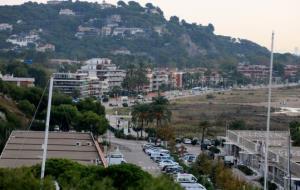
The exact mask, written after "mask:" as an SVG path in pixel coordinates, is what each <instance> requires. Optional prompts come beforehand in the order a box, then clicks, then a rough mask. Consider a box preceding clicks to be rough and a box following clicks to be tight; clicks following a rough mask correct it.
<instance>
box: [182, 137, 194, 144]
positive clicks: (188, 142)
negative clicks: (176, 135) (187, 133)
mask: <svg viewBox="0 0 300 190" xmlns="http://www.w3.org/2000/svg"><path fill="white" fill-rule="evenodd" d="M183 143H184V144H192V140H191V139H188V138H184V139H183Z"/></svg>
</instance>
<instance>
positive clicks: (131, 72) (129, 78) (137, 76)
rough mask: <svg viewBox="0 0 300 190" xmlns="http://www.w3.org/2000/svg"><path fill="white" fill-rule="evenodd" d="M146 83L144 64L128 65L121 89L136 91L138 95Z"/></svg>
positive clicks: (145, 67)
mask: <svg viewBox="0 0 300 190" xmlns="http://www.w3.org/2000/svg"><path fill="white" fill-rule="evenodd" d="M148 83H149V81H148V78H147V66H146V64H145V63H144V62H139V63H138V64H129V66H128V69H127V73H126V77H125V79H124V81H123V83H122V87H123V88H124V89H127V90H128V91H129V92H133V91H136V92H137V93H139V92H141V91H142V88H143V86H144V85H146V84H148Z"/></svg>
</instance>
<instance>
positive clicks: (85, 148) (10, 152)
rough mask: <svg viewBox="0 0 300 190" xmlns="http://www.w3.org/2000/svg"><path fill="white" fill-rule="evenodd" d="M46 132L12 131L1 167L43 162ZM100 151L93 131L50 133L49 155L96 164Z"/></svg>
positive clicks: (0, 161) (0, 160)
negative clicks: (93, 136)
mask: <svg viewBox="0 0 300 190" xmlns="http://www.w3.org/2000/svg"><path fill="white" fill-rule="evenodd" d="M43 143H44V132H43V131H12V133H11V135H10V137H9V139H8V141H7V143H6V146H5V148H4V150H3V152H2V154H1V156H0V167H19V166H31V165H35V164H38V163H41V162H42V154H43V149H42V144H43ZM99 154H100V153H99V152H98V149H97V147H96V145H95V143H94V140H93V138H92V136H91V134H90V133H77V132H49V139H48V149H47V158H64V159H70V160H73V161H77V162H79V163H82V164H86V165H87V164H96V160H101V159H100V155H99Z"/></svg>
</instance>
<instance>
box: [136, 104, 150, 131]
mask: <svg viewBox="0 0 300 190" xmlns="http://www.w3.org/2000/svg"><path fill="white" fill-rule="evenodd" d="M149 119H150V105H149V104H137V105H135V106H133V110H132V121H133V122H135V123H137V124H138V126H140V129H141V137H143V130H144V124H145V122H147V123H148V121H149Z"/></svg>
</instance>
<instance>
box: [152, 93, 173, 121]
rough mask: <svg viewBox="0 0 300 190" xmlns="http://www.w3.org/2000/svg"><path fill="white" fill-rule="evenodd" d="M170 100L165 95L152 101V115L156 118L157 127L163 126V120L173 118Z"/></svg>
mask: <svg viewBox="0 0 300 190" xmlns="http://www.w3.org/2000/svg"><path fill="white" fill-rule="evenodd" d="M168 105H169V100H168V99H167V98H165V97H163V96H158V97H155V98H154V99H153V102H152V103H151V109H152V110H151V112H152V117H153V118H155V119H156V127H160V126H162V121H165V122H168V121H170V120H171V115H172V112H171V111H170V109H169V108H168Z"/></svg>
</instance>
